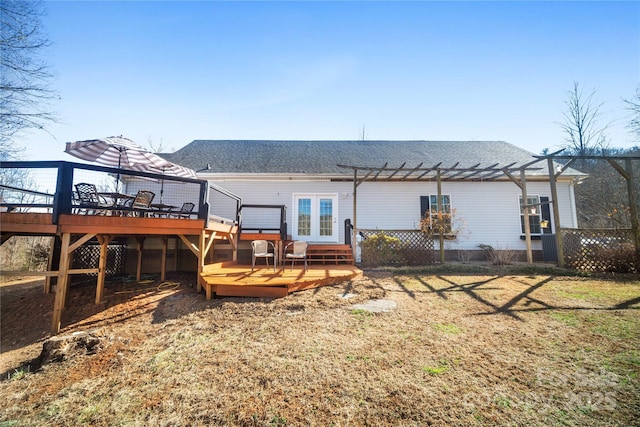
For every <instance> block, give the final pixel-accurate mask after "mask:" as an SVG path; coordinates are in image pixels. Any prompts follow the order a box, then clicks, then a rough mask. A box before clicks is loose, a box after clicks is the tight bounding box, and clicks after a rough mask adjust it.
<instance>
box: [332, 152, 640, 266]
mask: <svg viewBox="0 0 640 427" xmlns="http://www.w3.org/2000/svg"><path fill="white" fill-rule="evenodd" d="M562 151H564V150H560V151H557V152H555V153H551V154H549V155H546V156H534V160H532V161H530V162H528V163H524V164H521V165H518V164H517V162H513V163H509V164H506V165H500V164H499V163H494V164H492V165H488V166H483V165H481V164H480V163H478V164H475V165H472V166H468V167H460V166H459V165H460V162H456V163H454V164H453V165H451V166H442V163H443V162H440V163H437V164H434V165H432V166H425V165H424V162H420V163H419V164H418V165H417V166H414V167H410V166H407V162H404V163H403V164H402V165H400V166H399V167H390V166H388V163H385V164H384V165H382V166H363V165H343V164H339V165H338V166H339V167H341V168H345V169H349V170H351V171H353V238H352V241H354V242H355V241H356V240H355V239H356V235H357V203H358V197H357V194H358V187H359V186H360V185H361V184H363V183H364V182H376V181H378V182H381V181H431V182H433V181H435V182H436V183H437V204H438V205H437V211H438V213H441V212H442V182H444V181H449V182H451V181H496V180H499V179H503V180H504V179H508V180H510V181H511V182H513V183H514V184H515V185H517V186H518V187H519V188H520V190H521V191H522V200H523V201H526V200H528V198H527V180H532V179H535V180H547V179H548V181H549V186H550V192H551V200H550V201H549V202H545V203H549V204H550V205H551V207H552V212H553V220H554V224H555V227H556V231H557V232H556V235H555V238H556V247H557V255H558V259H557V262H558V266H560V267H564V250H563V242H562V236H561V234H560V233H559V230H560V228H561V224H560V213H559V209H558V191H557V179H558V178H559V177H560V176H561V175H562V174H563V173H564V172H565V171H566V170H567V169H568V168H570V167H571V165H572V164H573V163H575V161H576V160H579V159H591V160H593V159H598V160H606V161H608V162H609V163H610V164H611V166H612V167H613V168H614V169H615V170H616V171H618V172H619V173H620V174H621V175H622V176H623V177H624V178H625V180H626V182H627V189H628V196H629V205H630V207H631V227H632V231H633V235H634V244H635V249H636V254H640V234H639V233H638V228H639V227H638V211H637V196H636V191H635V184H634V180H633V165H632V160H640V157H631V156H629V157H627V156H625V157H620V156H618V157H616V156H561V155H559V153H561V152H562ZM545 160H546V162H547V170H548V175H546V176H545V175H544V174H540V175H531V174H529V176H527V172H531V171H540V170H542V169H543V168H542V167H539V166H538V167H536V166H535V165H536V164H537V163H539V162H542V161H545ZM554 160H566V161H567V162H566V163H565V164H560V163H556V164H554ZM620 161H624V166H623V165H621V164H620V163H619V162H620ZM533 206H534V205H528V204H526V202H525V203H523V206H522V209H523V212H522V213H523V217H524V229H525V242H526V252H527V262H528V263H529V264H531V263H533V254H532V249H531V231H530V228H529V215H527V214H526V209H527V208H531V207H533ZM439 242H440V245H439V246H440V262H444V256H445V253H444V235H443V234H442V233H441V234H440V235H439ZM354 250H355V248H354Z"/></svg>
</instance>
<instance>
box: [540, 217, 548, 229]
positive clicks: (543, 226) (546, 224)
mask: <svg viewBox="0 0 640 427" xmlns="http://www.w3.org/2000/svg"><path fill="white" fill-rule="evenodd" d="M540 227H542V228H547V227H549V221H547V220H546V219H543V220H542V221H540Z"/></svg>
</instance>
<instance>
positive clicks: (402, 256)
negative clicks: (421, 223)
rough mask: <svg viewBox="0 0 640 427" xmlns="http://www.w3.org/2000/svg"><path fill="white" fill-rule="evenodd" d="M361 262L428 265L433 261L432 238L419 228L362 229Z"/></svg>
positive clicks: (370, 264) (377, 264)
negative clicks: (363, 238)
mask: <svg viewBox="0 0 640 427" xmlns="http://www.w3.org/2000/svg"><path fill="white" fill-rule="evenodd" d="M358 231H359V232H360V233H362V234H363V235H364V236H365V237H366V238H367V239H366V240H369V239H371V240H369V242H368V243H367V242H366V240H363V242H361V244H362V263H363V264H364V265H365V266H371V267H373V266H379V265H429V264H433V263H434V262H435V252H434V250H433V248H434V244H433V239H430V238H429V237H428V236H427V235H425V234H424V233H422V232H421V231H420V230H362V229H358Z"/></svg>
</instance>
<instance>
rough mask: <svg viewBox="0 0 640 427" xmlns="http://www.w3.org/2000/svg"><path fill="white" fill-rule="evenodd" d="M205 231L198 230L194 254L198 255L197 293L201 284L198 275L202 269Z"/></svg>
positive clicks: (205, 241)
mask: <svg viewBox="0 0 640 427" xmlns="http://www.w3.org/2000/svg"><path fill="white" fill-rule="evenodd" d="M206 243H207V240H206V231H205V230H202V231H201V232H200V238H199V239H198V253H197V254H196V255H197V256H198V273H197V274H196V283H197V285H196V291H197V292H198V293H200V291H201V290H202V284H201V283H200V276H201V275H202V272H203V271H204V256H205V254H204V251H205V247H206Z"/></svg>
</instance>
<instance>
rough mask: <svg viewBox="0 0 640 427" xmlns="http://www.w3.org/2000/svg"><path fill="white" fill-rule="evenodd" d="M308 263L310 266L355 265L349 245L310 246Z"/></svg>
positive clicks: (317, 244) (308, 248) (316, 244)
mask: <svg viewBox="0 0 640 427" xmlns="http://www.w3.org/2000/svg"><path fill="white" fill-rule="evenodd" d="M307 262H308V263H309V264H310V265H314V264H321V265H353V264H354V263H353V252H352V251H351V246H349V245H339V244H326V245H325V244H319V243H315V244H313V243H312V244H309V246H308V247H307Z"/></svg>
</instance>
